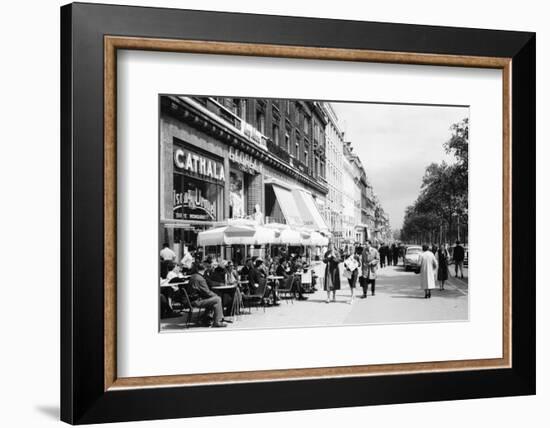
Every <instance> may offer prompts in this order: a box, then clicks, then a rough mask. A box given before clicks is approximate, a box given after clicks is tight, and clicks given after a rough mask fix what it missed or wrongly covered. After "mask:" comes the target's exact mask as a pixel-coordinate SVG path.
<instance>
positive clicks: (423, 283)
mask: <svg viewBox="0 0 550 428" xmlns="http://www.w3.org/2000/svg"><path fill="white" fill-rule="evenodd" d="M418 262H419V263H420V288H422V289H423V290H424V298H425V299H430V298H431V297H432V292H431V290H432V289H434V288H435V273H436V271H437V260H436V259H435V256H434V253H433V252H432V251H430V247H429V245H426V244H424V245H422V253H421V254H420V256H419V257H418Z"/></svg>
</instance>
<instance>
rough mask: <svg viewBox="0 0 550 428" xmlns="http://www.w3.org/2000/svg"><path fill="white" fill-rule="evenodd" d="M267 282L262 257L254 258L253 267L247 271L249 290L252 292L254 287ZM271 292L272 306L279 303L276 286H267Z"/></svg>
mask: <svg viewBox="0 0 550 428" xmlns="http://www.w3.org/2000/svg"><path fill="white" fill-rule="evenodd" d="M266 282H267V274H266V269H265V267H264V261H263V260H262V259H256V261H255V262H254V267H253V268H252V269H251V270H250V271H249V272H248V285H249V288H250V291H251V292H253V291H254V289H255V288H258V287H259V286H260V285H261V286H264V285H266ZM269 290H270V294H271V301H272V302H273V305H274V306H278V305H279V301H278V300H279V298H278V296H277V290H276V287H269Z"/></svg>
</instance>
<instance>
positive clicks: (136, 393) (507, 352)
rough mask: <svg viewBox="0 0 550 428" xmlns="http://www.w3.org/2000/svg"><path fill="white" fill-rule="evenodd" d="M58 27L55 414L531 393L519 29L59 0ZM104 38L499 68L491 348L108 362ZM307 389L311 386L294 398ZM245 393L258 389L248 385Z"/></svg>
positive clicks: (108, 139) (128, 414)
mask: <svg viewBox="0 0 550 428" xmlns="http://www.w3.org/2000/svg"><path fill="white" fill-rule="evenodd" d="M106 16H109V17H110V19H109V20H106V19H104V18H105V17H106ZM84 24H85V25H84ZM280 28H285V29H286V31H285V32H281V31H279V29H280ZM61 36H62V37H61V52H62V58H61V70H62V75H61V87H62V91H61V102H62V111H61V125H62V153H61V156H62V158H61V164H62V171H61V189H62V206H61V212H62V236H61V243H62V248H61V251H62V265H61V269H62V270H61V271H62V301H61V311H62V313H61V330H62V331H61V333H62V336H61V337H62V344H61V354H62V361H61V364H62V367H61V369H62V379H61V382H62V395H61V399H62V420H65V421H67V422H70V423H92V422H108V421H125V420H140V419H152V418H171V417H185V416H199V415H214V414H228V413H244V412H264V411H276V410H294V409H300V408H301V409H309V408H321V407H342V406H356V405H369V404H382V403H400V402H411V401H425V400H443V399H461V398H474V397H489V396H503V395H522V394H532V393H534V391H535V291H534V287H530V288H529V289H528V290H526V288H525V287H522V284H534V283H535V281H534V272H535V269H534V267H535V266H534V265H535V261H534V259H531V258H530V259H527V258H525V257H521V254H522V252H523V251H526V249H527V248H529V247H531V246H532V243H533V242H534V239H535V230H534V227H535V226H534V224H535V221H534V220H535V218H534V217H535V214H534V205H535V197H534V190H535V186H534V176H535V162H534V153H535V126H534V125H535V114H534V111H535V81H534V76H535V36H534V34H532V33H520V32H507V31H491V30H477V29H461V28H445V27H427V26H414V25H405V24H383V23H367V22H356V21H337V20H324V19H309V18H291V17H278V16H265V15H247V14H227V13H217V12H199V11H185V10H172V9H155V8H140V7H126V6H106V5H91V4H72V5H68V6H64V7H63V8H62V9H61ZM118 49H139V50H152V51H170V52H195V53H207V54H224V55H249V56H270V57H285V58H306V59H325V60H346V61H368V62H387V63H405V64H425V65H445V66H460V67H481V68H496V69H501V70H502V73H503V184H504V186H503V225H504V226H503V244H504V245H503V253H502V257H503V270H504V271H503V277H504V281H503V326H502V333H503V344H504V345H503V357H502V358H499V359H491V360H470V361H454V362H452V361H447V362H425V363H411V364H388V365H371V366H350V367H326V368H309V369H289V370H268V371H256V372H241V373H221V374H208V373H205V374H197V375H184V376H178V375H174V376H161V377H144V378H117V376H116V310H115V309H116V51H117V50H118ZM77 52H78V55H76V53H77ZM519 136H521V140H520V138H519ZM520 144H521V147H520ZM512 172H514V174H513V175H512ZM512 207H515V209H513V211H512ZM512 241H513V242H514V245H513V246H512ZM512 264H513V265H514V270H513V271H512ZM520 289H521V293H520V292H519V290H520ZM390 375H391V376H390ZM289 381H291V382H289ZM451 385H452V387H451ZM474 385H475V387H474ZM312 390H316V391H319V395H321V399H319V395H316V398H315V399H313V398H312V399H308V398H305V400H304V399H300V400H297V398H298V397H307V396H308V391H312ZM329 390H330V391H332V393H331V394H322V392H323V391H329ZM373 391H377V392H376V393H374V392H373ZM334 392H337V393H336V394H335V393H334ZM213 393H215V394H219V393H222V394H224V396H227V397H229V398H228V400H224V403H221V404H220V405H219V406H217V407H216V408H211V407H210V406H207V405H206V404H205V403H204V402H203V400H204V398H205V397H207V396H208V395H209V394H213ZM258 394H260V395H261V396H263V397H266V395H267V396H268V397H269V400H265V399H263V400H261V401H259V400H257V398H255V397H258V396H259V395H258ZM334 396H336V397H334ZM232 397H235V398H232ZM236 397H239V398H236ZM323 397H326V398H323ZM328 397H333V398H332V399H329V398H328ZM244 403H247V404H246V405H244ZM250 403H254V405H253V406H251V405H250Z"/></svg>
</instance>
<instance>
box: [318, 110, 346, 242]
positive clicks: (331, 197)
mask: <svg viewBox="0 0 550 428" xmlns="http://www.w3.org/2000/svg"><path fill="white" fill-rule="evenodd" d="M323 109H324V111H325V114H326V116H327V119H328V123H327V127H326V130H325V134H326V179H327V185H328V194H327V198H326V207H325V219H326V221H327V223H328V225H329V227H330V230H331V232H332V237H333V241H334V243H335V244H336V245H337V246H340V244H341V243H342V240H343V237H344V234H343V222H342V216H343V214H342V212H343V209H344V201H343V189H344V185H343V184H344V182H343V174H344V173H343V168H344V166H343V164H344V133H343V132H342V130H341V129H340V125H339V123H338V117H337V115H336V113H335V111H334V109H333V108H332V106H331V105H330V103H324V104H323Z"/></svg>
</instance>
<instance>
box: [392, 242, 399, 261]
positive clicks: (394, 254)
mask: <svg viewBox="0 0 550 428" xmlns="http://www.w3.org/2000/svg"><path fill="white" fill-rule="evenodd" d="M391 255H392V259H393V265H394V266H397V261H398V259H399V247H398V246H397V245H396V244H395V243H394V244H392V246H391Z"/></svg>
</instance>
